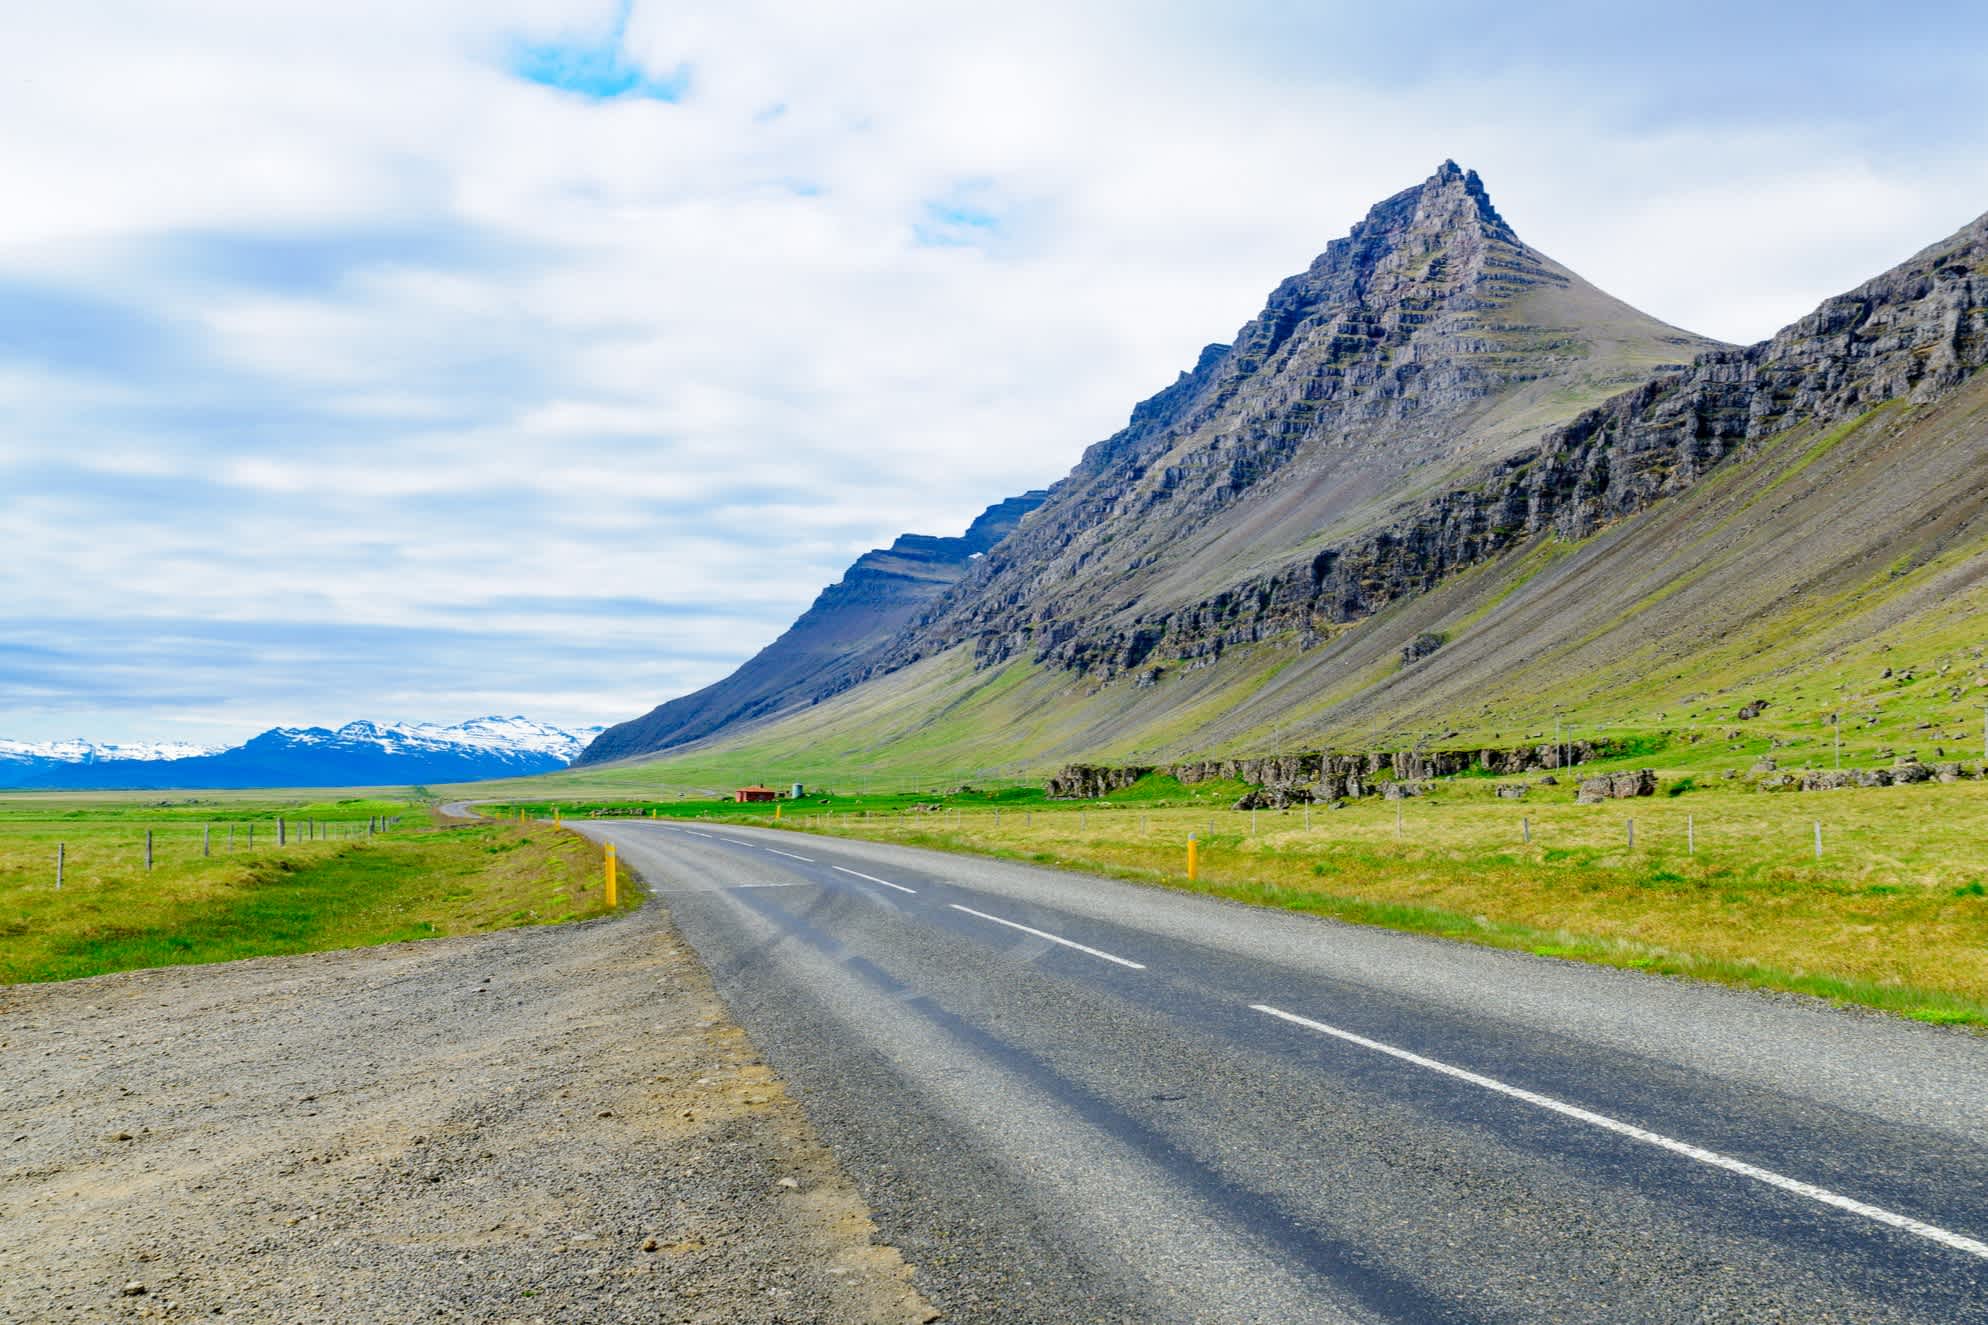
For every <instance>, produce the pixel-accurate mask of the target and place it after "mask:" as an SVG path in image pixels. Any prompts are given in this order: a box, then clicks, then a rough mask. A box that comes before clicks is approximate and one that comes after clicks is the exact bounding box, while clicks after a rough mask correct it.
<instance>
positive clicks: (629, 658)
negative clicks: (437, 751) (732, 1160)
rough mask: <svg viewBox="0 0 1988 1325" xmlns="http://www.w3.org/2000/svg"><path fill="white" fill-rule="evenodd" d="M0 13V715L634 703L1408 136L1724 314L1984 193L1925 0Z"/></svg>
mask: <svg viewBox="0 0 1988 1325" xmlns="http://www.w3.org/2000/svg"><path fill="white" fill-rule="evenodd" d="M15 8H16V11H17V12H15V13H14V14H12V15H11V16H10V18H9V21H8V24H7V31H8V38H9V40H8V48H9V49H8V56H9V65H10V67H11V69H12V70H13V72H12V73H11V74H10V75H9V76H8V78H7V79H5V80H4V82H0V179H4V181H5V203H4V205H0V737H12V738H24V739H47V738H53V737H65V736H75V735H81V736H87V737H91V738H95V739H100V740H136V739H195V740H226V739H233V738H238V737H242V736H246V735H249V734H252V733H253V732H255V731H258V730H260V729H262V728H264V727H267V726H270V725H274V724H277V723H303V722H319V723H325V722H329V723H337V722H342V721H345V720H348V719H351V718H355V717H362V716H363V717H374V718H382V719H396V718H405V719H416V720H433V721H454V720H458V719H461V718H465V717H469V716H472V715H476V714H482V713H488V712H502V713H513V712H518V713H524V714H527V715H530V716H534V717H539V718H543V719H546V720H551V721H560V722H567V723H572V724H582V723H592V722H609V721H614V720H617V719H620V718H624V717H629V716H632V715H634V714H635V713H638V712H640V711H642V710H644V709H646V708H648V707H649V706H650V705H652V704H654V703H655V702H657V701H659V700H661V699H664V698H667V697H669V696H672V695H675V694H679V693H682V692H684V691H686V690H689V689H693V688H695V687H696V686H698V685H701V684H703V683H705V682H708V681H710V680H714V679H716V678H717V677H718V676H720V675H722V674H723V673H725V672H726V671H728V670H730V668H731V667H732V666H733V665H735V664H736V663H737V662H738V661H740V660H741V659H743V658H744V657H745V656H747V655H749V654H750V653H752V652H753V651H754V650H756V649H757V648H758V647H759V646H761V645H762V644H764V643H765V642H767V641H768V640H770V639H771V638H772V637H773V636H774V635H776V634H777V633H778V632H779V631H780V630H781V629H782V628H783V627H784V626H785V625H786V624H787V622H788V621H790V620H791V619H792V618H793V617H794V616H795V615H796V614H797V613H798V612H799V611H800V610H801V609H803V608H804V607H805V606H806V604H807V602H808V601H809V599H811V598H812V596H813V595H814V593H815V592H816V591H817V590H818V589H819V588H820V587H821V586H822V585H823V584H825V583H827V582H829V581H831V580H833V579H834V578H836V576H837V575H838V574H839V573H840V571H841V569H842V568H843V567H844V566H845V565H846V564H847V563H848V562H849V561H850V560H851V559H852V558H853V557H854V556H856V555H857V554H859V553H861V552H862V551H863V550H864V549H866V548H869V547H872V546H876V545H878V544H881V543H884V542H887V541H888V540H889V539H890V538H891V537H892V536H894V535H895V534H896V533H898V532H899V531H903V530H919V531H924V532H934V533H956V532H958V531H959V529H960V528H961V527H963V526H964V525H965V523H966V522H967V521H968V520H969V519H970V518H971V517H972V516H973V515H974V514H975V513H976V512H977V511H978V510H979V509H980V508H981V507H983V506H985V505H986V504H988V503H989V502H992V501H994V500H996V499H998V498H1000V497H1002V496H1004V495H1007V494H1009V493H1013V492H1016V491H1020V490H1022V489H1024V488H1028V487H1033V486H1041V485H1043V484H1045V483H1047V482H1049V481H1051V480H1053V479H1054V478H1056V477H1057V476H1059V475H1060V474H1061V473H1062V472H1063V471H1064V470H1065V469H1066V468H1067V467H1068V466H1069V464H1070V463H1071V462H1072V461H1073V460H1074V459H1075V458H1076V456H1077V454H1078V452H1079V451H1080V450H1081V449H1082V447H1083V446H1084V445H1085V444H1086V443H1088V442H1090V441H1092V440H1095V439H1097V438H1098V437H1101V436H1104V435H1106V434H1108V433H1110V432H1111V431H1113V430H1114V429H1115V428H1116V427H1118V426H1119V425H1120V424H1121V423H1122V422H1123V420H1124V417H1125V415H1126V413H1127V411H1128V409H1129V407H1130V406H1131V404H1132V403H1133V401H1135V400H1136V399H1138V398H1140V397H1142V396H1145V395H1147V394H1150V393H1151V392H1152V391H1153V390H1155V389H1157V388H1158V387H1160V386H1162V385H1164V384H1165V383H1166V382H1168V381H1169V380H1171V378H1172V377H1173V375H1174V373H1175V372H1176V371H1178V370H1179V369H1180V368H1181V367H1184V366H1185V365H1187V364H1188V363H1190V362H1191V361H1192V359H1193V358H1194V355H1195V353H1196V351H1197V350H1198V349H1199V347H1200V346H1201V345H1202V344H1204V343H1205V342H1208V341H1211V340H1227V339H1229V338H1230V337H1231V336H1232V335H1233V333H1234V331H1235V329H1236V327H1238V326H1239V325H1240V324H1241V323H1242V322H1243V321H1245V320H1246V319H1247V318H1248V317H1250V316H1251V315H1252V314H1253V313H1254V312H1255V311H1256V309H1257V308H1258V307H1259V305H1260V302H1261V299H1262V297H1263V295H1264V294H1265V293H1266V292H1267V291H1268V290H1269V289H1270V287H1271V286H1272V285H1273V284H1274V283H1275V282H1276V281H1277V280H1278V279H1279V278H1281V277H1282V276H1284V275H1287V274H1289V273H1290V272H1293V271H1296V270H1299V269H1301V268H1302V267H1304V266H1305V265H1306V264H1307V263H1308V262H1309V261H1310V259H1311V257H1312V256H1313V254H1315V253H1316V252H1317V251H1318V250H1319V249H1320V248H1322V247H1323V246H1324V245H1325V243H1326V242H1327V241H1328V240H1330V239H1331V238H1333V237H1334V236H1336V235H1338V234H1340V233H1343V232H1344V231H1345V230H1346V228H1347V227H1348V226H1349V225H1351V224H1352V223H1353V222H1354V221H1355V220H1357V219H1358V217H1359V216H1360V214H1361V213H1362V212H1363V211H1364V210H1365V208H1366V207H1367V205H1368V204H1370V203H1372V202H1374V201H1376V200H1377V199H1379V198H1381V197H1383V196H1385V195H1387V194H1389V193H1392V192H1394V191H1396V190H1399V189H1401V188H1403V187H1406V186H1408V185H1410V184H1414V183H1416V182H1418V181H1420V180H1421V179H1422V178H1424V177H1426V176H1427V175H1428V174H1429V173H1430V171H1431V170H1433V169H1434V168H1435V166H1436V165H1437V164H1438V163H1439V162H1440V161H1442V160H1443V159H1444V158H1445V157H1454V158H1455V159H1456V160H1458V161H1459V162H1461V163H1462V164H1464V165H1466V166H1470V167H1473V168H1475V169H1476V170H1478V171H1479V172H1480V173H1481V174H1482V175H1483V176H1484V179H1485V181H1486V183H1487V185H1488V186H1489V188H1490V190H1491V193H1492V196H1493V198H1494V200H1495V201H1496V202H1497V204H1498V206H1499V207H1500V209H1501V211H1503V213H1504V215H1505V216H1506V218H1507V219H1508V220H1509V221H1511V222H1512V223H1513V225H1514V226H1515V227H1516V228H1517V229H1518V231H1519V233H1520V234H1521V235H1522V236H1524V237H1525V238H1526V239H1527V240H1528V241H1529V242H1531V243H1533V244H1534V245H1536V246H1537V247H1539V248H1541V249H1543V250H1545V251H1546V252H1548V253H1550V254H1552V255H1553V256H1555V257H1557V258H1559V259H1560V260H1561V261H1562V262H1565V263H1567V264H1568V265H1570V266H1572V267H1574V268H1575V269H1576V270H1578V271H1580V272H1582V273H1583V274H1584V275H1586V276H1588V277H1589V278H1590V279H1591V280H1594V281H1595V282H1596V283H1597V284H1599V285H1601V286H1602V287H1603V288H1605V289H1608V290H1610V291H1612V292H1613V293H1615V294H1618V295H1620V296H1622V297H1624V298H1626V299H1628V300H1629V301H1630V302H1632V303H1634V304H1637V305H1639V306H1641V307H1643V308H1645V309H1647V310H1649V311H1650V312H1653V313H1655V314H1657V315H1658V316H1661V317H1663V318H1665V319H1667V320H1669V321H1672V322H1675V323H1678V324H1680V325H1683V326H1686V327H1689V328H1691V329H1693V330H1696V331H1700V332H1704V333H1707V334H1710V335H1715V336H1720V337H1723V338H1726V339H1729V340H1734V341H1747V340H1754V339H1757V338H1759V337H1761V336H1764V335H1766V334H1768V333H1770V332H1772V331H1773V330H1774V329H1775V328H1776V327H1778V326H1780V325H1781V324H1783V323H1785V322H1787V321H1789V320H1790V319H1792V318H1794V317H1796V316H1798V315H1799V314H1801V313H1802V312H1804V311H1806V309H1808V308H1809V307H1810V306H1812V305H1813V304H1814V303H1816V302H1817V301H1818V300H1819V299H1821V298H1822V297H1823V296H1825V295H1827V294H1830V293H1832V292H1834V291H1837V290H1839V289H1843V288H1846V287H1848V286H1851V285H1854V284H1856V283H1857V282H1858V281H1860V280H1862V279H1864V278H1865V277H1867V276H1870V275H1873V274H1875V273H1876V272H1877V271H1879V270H1881V269H1883V268H1885V267H1887V266H1890V265H1891V264H1893V263H1894V262H1897V261H1899V260H1901V259H1902V258H1904V257H1905V256H1907V255H1908V254H1910V253H1911V252H1913V251H1914V250H1916V249H1918V248H1920V247H1922V246H1924V245H1925V244H1927V243H1930V242H1932V241H1933V240H1934V239H1936V238H1939V237H1941V236H1943V235H1945V234H1946V233H1948V232H1950V231H1952V230H1954V229H1956V228H1958V227H1959V226H1960V225H1961V224H1963V223H1964V222H1966V221H1967V220H1969V219H1971V218H1972V217H1973V216H1975V215H1977V214H1978V213H1980V212H1981V211H1983V210H1984V209H1988V95H1985V94H1984V93H1988V88H1984V81H1985V80H1984V74H1983V69H1984V62H1983V61H1982V58H1981V55H1982V51H1983V50H1984V49H1988V18H1984V17H1983V16H1982V11H1981V10H1980V9H1978V8H1977V7H1973V6H1964V5H1955V4H1951V3H1945V2H1943V3H1939V4H1924V3H1916V2H1915V0H1894V2H1892V3H1888V4H1886V5H1882V6H1873V5H1868V4H1856V5H1851V4H1831V3H1806V4H1774V5H1769V4H1746V3H1741V2H1738V0H1728V2H1727V3H1722V4H1694V3H1689V2H1688V0H1687V2H1685V3H1672V4H1669V5H1665V6H1663V7H1661V9H1660V10H1656V11H1651V10H1648V9H1636V10H1634V11H1633V12H1634V14H1635V16H1634V17H1633V18H1631V17H1627V15H1629V14H1630V13H1631V12H1632V11H1631V10H1630V9H1628V8H1625V7H1619V6H1597V5H1593V4H1591V3H1582V4H1564V5H1563V4H1551V3H1546V4H1524V3H1513V4H1506V5H1499V6H1489V5H1479V4H1474V3H1473V4H1456V5H1442V4H1418V3H1415V2H1414V0H1397V3H1393V4H1388V5H1374V4H1369V3H1362V4H1358V5H1353V4H1345V5H1340V4H1331V3H1314V4H1305V5H1297V4H1276V3H1251V2H1249V0H1243V2H1242V3H1237V0H1227V2H1225V3H1213V2H1210V3H1204V4H1171V3H1141V4H1138V5H1130V4H1125V5H1101V4H1100V5H1085V4H1081V3H1070V2H1067V0H1066V2H1064V3H1047V4H1040V5H1038V4H1035V3H1033V0H1008V2H1007V3H1004V4H1001V5H974V6H966V5H950V4H943V3H933V2H931V0H926V2H925V3H907V4H886V3H869V2H868V0H836V3H834V4H820V3H791V4H764V3H755V2H753V0H725V2H724V3H711V4H665V3H661V2H660V0H634V3H632V4H630V3H626V2H625V0H624V2H623V3H620V4H616V3H613V0H601V2H590V0H563V2H561V3H551V2H549V0H543V2H542V0H422V2H421V3H419V4H408V3H406V0H393V2H392V3H385V2H384V0H337V3H330V2H329V0H295V2H294V3H285V4H280V5H272V4H269V3H267V0H142V2H133V3H120V2H119V0H79V2H78V3H70V4H63V5H47V6H25V5H23V6H16V7H15ZM1617 11H1620V13H1621V14H1622V15H1624V16H1623V17H1616V16H1613V15H1615V14H1616V13H1617ZM1652 13H1657V14H1661V19H1656V18H1650V17H1646V15H1648V14H1652Z"/></svg>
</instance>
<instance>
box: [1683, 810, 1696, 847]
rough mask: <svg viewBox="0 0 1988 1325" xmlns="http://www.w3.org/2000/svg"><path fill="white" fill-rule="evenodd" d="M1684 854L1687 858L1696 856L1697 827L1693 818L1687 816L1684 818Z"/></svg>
mask: <svg viewBox="0 0 1988 1325" xmlns="http://www.w3.org/2000/svg"><path fill="white" fill-rule="evenodd" d="M1684 854H1685V855H1687V856H1695V855H1697V854H1698V825H1697V823H1696V822H1695V820H1694V816H1692V815H1689V814H1687V815H1685V816H1684Z"/></svg>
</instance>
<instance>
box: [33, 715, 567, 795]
mask: <svg viewBox="0 0 1988 1325" xmlns="http://www.w3.org/2000/svg"><path fill="white" fill-rule="evenodd" d="M599 731H600V729H599V728H598V727H595V728H588V729H584V730H581V731H577V732H576V731H567V730H565V729H564V728H561V727H553V726H550V725H548V724H546V723H542V722H533V721H531V720H530V719H528V718H521V717H510V718H500V717H487V718H474V719H471V720H470V721H468V722H459V723H457V724H455V725H454V726H450V727H442V726H437V725H435V724H433V723H388V724H382V723H376V722H349V723H347V724H346V725H345V726H343V727H340V728H338V729H337V730H336V731H333V730H331V729H330V728H326V727H273V728H271V729H270V730H268V731H266V732H264V733H262V734H261V735H260V736H256V737H254V738H252V739H250V740H249V741H247V742H245V743H243V744H241V745H238V746H233V747H230V748H222V747H215V746H200V745H190V744H187V743H184V742H160V743H151V744H140V745H99V744H96V743H95V742H91V741H84V740H70V741H49V742H41V743H29V742H24V741H6V740H0V787H4V788H14V789H50V790H98V789H102V790H127V789H130V790H143V789H156V788H165V787H175V788H182V787H183V788H189V789H191V788H242V787H349V786H380V785H401V784H408V783H419V782H474V781H478V780H480V779H483V778H493V777H517V776H521V775H524V774H529V773H548V772H551V771H552V770H554V769H558V768H564V767H566V765H567V764H569V763H571V762H572V761H573V758H574V757H575V756H576V755H578V754H579V753H580V751H581V750H582V749H584V748H585V747H586V745H587V742H588V741H590V740H592V739H593V738H594V736H595V735H597V734H598V733H599Z"/></svg>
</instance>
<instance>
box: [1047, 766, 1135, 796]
mask: <svg viewBox="0 0 1988 1325" xmlns="http://www.w3.org/2000/svg"><path fill="white" fill-rule="evenodd" d="M1152 771H1153V770H1152V767H1151V766H1150V765H1137V764H1133V765H1124V766H1117V767H1114V766H1111V765H1107V764H1069V765H1066V766H1065V767H1063V768H1061V769H1059V770H1057V772H1055V773H1054V774H1052V775H1051V776H1050V779H1049V781H1048V782H1047V783H1046V784H1045V785H1044V786H1043V789H1042V794H1043V795H1045V796H1047V797H1048V798H1049V799H1050V800H1053V801H1058V800H1096V799H1098V798H1099V797H1100V796H1109V795H1110V794H1111V793H1112V792H1114V791H1123V790H1124V789H1125V788H1127V787H1129V786H1131V785H1132V784H1133V783H1135V782H1137V781H1138V780H1139V779H1140V778H1142V777H1145V776H1146V775H1147V774H1148V773H1150V772H1152Z"/></svg>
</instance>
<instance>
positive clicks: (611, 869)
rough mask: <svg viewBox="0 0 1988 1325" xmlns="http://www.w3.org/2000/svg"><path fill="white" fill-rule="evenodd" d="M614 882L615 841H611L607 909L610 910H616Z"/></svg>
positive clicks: (608, 855) (609, 844) (608, 849)
mask: <svg viewBox="0 0 1988 1325" xmlns="http://www.w3.org/2000/svg"><path fill="white" fill-rule="evenodd" d="M614 884H615V878H614V843H612V842H610V843H608V844H607V909H608V910H610V911H612V910H614V903H615V887H614Z"/></svg>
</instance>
